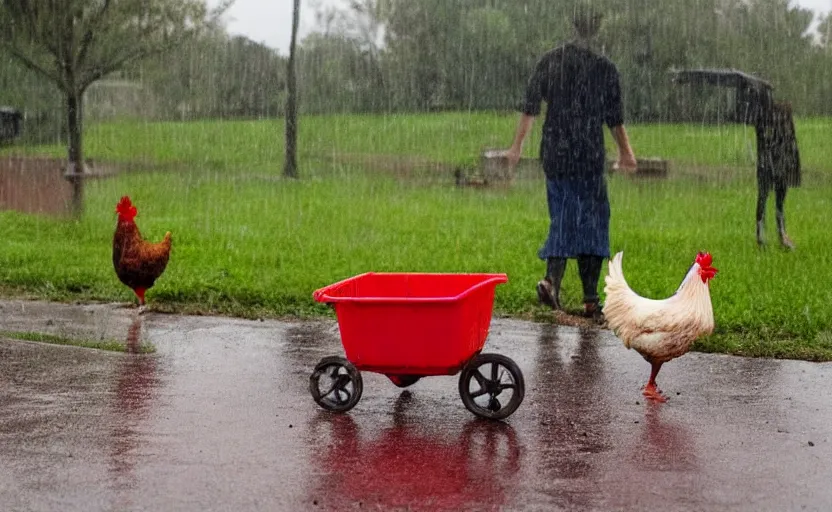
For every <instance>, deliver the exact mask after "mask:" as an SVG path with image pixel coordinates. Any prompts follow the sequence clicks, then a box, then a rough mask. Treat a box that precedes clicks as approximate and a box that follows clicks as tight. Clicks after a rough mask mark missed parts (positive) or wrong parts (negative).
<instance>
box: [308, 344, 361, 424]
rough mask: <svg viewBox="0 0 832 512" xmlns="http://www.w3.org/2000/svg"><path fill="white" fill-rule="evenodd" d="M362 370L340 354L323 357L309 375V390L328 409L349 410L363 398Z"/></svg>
mask: <svg viewBox="0 0 832 512" xmlns="http://www.w3.org/2000/svg"><path fill="white" fill-rule="evenodd" d="M363 391H364V381H363V380H362V379H361V372H359V371H358V369H357V368H356V367H355V366H353V365H352V363H350V362H349V361H347V360H346V359H344V358H343V357H340V356H330V357H325V358H323V359H321V361H320V362H319V363H318V364H317V366H315V371H313V372H312V375H311V376H310V377H309V392H310V393H311V394H312V398H313V399H314V400H315V402H316V403H317V404H318V405H320V406H321V407H323V408H324V409H326V410H328V411H333V412H347V411H349V410H350V409H352V408H353V407H355V404H357V403H358V401H359V400H361V393H362V392H363Z"/></svg>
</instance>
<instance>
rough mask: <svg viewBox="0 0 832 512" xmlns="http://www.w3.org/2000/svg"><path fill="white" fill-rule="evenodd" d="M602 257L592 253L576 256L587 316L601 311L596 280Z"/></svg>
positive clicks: (598, 276) (599, 275)
mask: <svg viewBox="0 0 832 512" xmlns="http://www.w3.org/2000/svg"><path fill="white" fill-rule="evenodd" d="M603 262H604V258H603V257H601V256H594V255H581V256H578V274H579V275H580V276H581V283H582V284H583V288H584V310H585V313H586V315H587V316H593V317H595V316H597V315H599V314H600V313H601V304H600V300H599V297H598V281H599V280H600V278H601V266H602V265H603Z"/></svg>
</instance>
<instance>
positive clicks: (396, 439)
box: [0, 302, 832, 512]
mask: <svg viewBox="0 0 832 512" xmlns="http://www.w3.org/2000/svg"><path fill="white" fill-rule="evenodd" d="M0 322H2V323H0V329H3V330H7V331H39V332H59V333H67V332H72V333H76V334H83V335H84V336H86V337H105V338H106V337H113V336H118V337H119V338H121V339H127V338H128V337H130V338H133V339H134V340H135V339H136V338H141V339H143V340H145V341H148V340H149V341H151V342H152V343H154V344H155V345H156V347H157V349H158V351H157V353H156V354H153V355H137V354H119V353H108V352H101V351H95V350H89V349H78V348H72V347H60V346H50V345H43V344H36V343H26V342H16V341H9V340H2V339H0V510H3V511H9V512H11V511H67V512H69V511H99V510H101V511H133V510H147V511H163V510H177V511H179V510H182V511H189V510H194V511H206V510H212V511H213V510H217V511H225V510H228V511H243V510H336V509H337V510H560V509H562V510H647V509H651V508H661V510H753V511H760V510H829V509H830V508H831V507H832V485H830V482H832V443H830V428H831V427H830V425H832V393H830V392H829V388H830V383H832V365H830V364H812V363H804V362H793V361H773V360H751V359H743V358H736V357H726V356H713V355H704V354H696V353H693V354H688V355H686V356H684V357H683V358H682V359H680V360H677V361H674V362H672V363H670V364H667V365H665V368H664V369H663V370H662V374H661V375H660V376H659V384H660V386H662V388H663V389H664V390H665V392H666V393H667V394H668V395H669V396H670V397H671V400H670V402H669V403H667V404H664V405H661V406H653V405H652V404H646V403H645V402H644V400H642V398H641V395H640V392H639V388H640V386H641V385H642V384H644V382H645V381H646V379H647V377H648V374H649V367H648V365H647V364H646V363H645V362H644V361H643V360H642V359H641V358H640V357H639V356H638V355H637V354H636V353H634V352H632V351H627V350H626V349H624V348H623V346H622V345H621V344H620V342H619V341H618V340H617V339H616V338H614V337H612V336H611V335H610V334H609V333H608V332H605V331H580V330H578V329H577V328H572V327H555V326H550V325H541V324H530V323H525V322H517V321H509V320H499V319H496V320H495V321H494V323H493V324H492V330H491V336H490V338H489V340H488V342H487V344H486V351H487V352H498V353H502V354H504V355H507V356H509V357H511V358H513V359H514V360H515V361H516V362H517V363H518V365H519V366H520V368H521V369H522V371H523V372H524V375H525V380H526V398H525V401H524V402H523V404H522V405H521V407H520V409H518V411H517V412H516V413H515V414H514V415H512V416H511V417H510V418H509V419H508V420H507V421H506V422H488V421H485V420H477V419H475V418H474V416H473V415H472V414H471V413H470V412H468V411H467V410H466V409H465V407H464V406H463V405H462V402H461V400H460V398H459V395H458V392H457V380H456V378H455V377H431V378H427V379H423V380H422V381H420V382H419V383H417V384H415V385H414V386H412V387H411V388H409V393H408V392H402V390H400V389H398V388H396V387H395V386H393V385H392V384H391V383H390V382H389V381H388V380H387V379H386V378H385V377H383V376H380V375H375V374H366V373H365V374H364V395H363V397H362V399H361V401H360V402H359V404H358V405H357V406H356V407H355V409H353V410H352V411H351V412H349V413H347V414H345V415H334V414H330V413H326V412H324V411H322V410H320V409H319V407H318V406H317V405H316V404H315V403H314V402H313V401H312V399H311V397H310V395H309V392H308V390H307V384H308V377H309V374H310V372H311V371H312V368H313V367H314V365H315V363H316V362H317V361H318V360H319V359H320V358H321V357H323V356H326V355H341V354H342V350H341V346H340V341H339V338H338V332H337V325H336V324H335V323H334V321H325V322H316V323H282V322H272V321H266V322H260V321H248V320H233V319H226V318H212V317H178V316H166V315H157V314H152V313H151V314H147V315H145V316H143V317H137V316H135V312H134V311H133V310H129V309H125V308H120V307H118V306H114V305H97V306H66V305H52V304H45V303H31V302H0Z"/></svg>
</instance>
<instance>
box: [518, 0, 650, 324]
mask: <svg viewBox="0 0 832 512" xmlns="http://www.w3.org/2000/svg"><path fill="white" fill-rule="evenodd" d="M601 19H602V15H601V13H600V11H598V10H597V9H595V8H594V7H592V6H591V5H589V4H579V5H578V6H576V8H575V9H574V12H573V17H572V23H573V25H574V28H575V32H576V38H575V39H574V40H572V41H570V42H568V43H566V44H564V45H562V46H560V47H558V48H555V49H553V50H551V51H549V52H548V53H546V54H545V55H543V57H542V58H540V60H539V61H538V62H537V65H536V66H535V69H534V72H533V73H532V75H531V78H530V79H529V81H528V86H527V89H526V95H525V101H524V103H523V107H522V114H521V116H520V120H519V122H518V126H517V131H516V134H515V138H514V143H513V144H512V146H511V147H510V148H509V149H508V150H507V151H506V158H507V159H508V164H509V167H511V168H514V166H516V164H517V162H518V161H519V159H520V154H521V152H522V148H523V142H524V140H525V138H526V135H527V134H528V133H529V131H530V129H531V127H532V125H533V123H534V119H535V117H536V116H538V115H539V114H540V111H541V101H545V102H546V104H547V111H546V119H545V121H544V123H543V137H542V140H541V144H540V159H541V162H542V164H543V170H544V173H545V175H546V198H547V202H548V207H549V218H550V226H549V235H548V237H547V239H546V241H545V243H544V245H543V247H542V248H541V249H540V251H539V253H538V256H539V257H540V258H541V259H542V260H545V261H546V275H545V277H544V279H542V280H541V281H540V282H538V284H537V294H538V298H539V300H540V301H541V302H542V303H544V304H546V305H548V306H550V307H552V308H553V309H560V286H561V281H562V280H563V274H564V271H565V269H566V262H567V260H568V259H577V261H578V273H579V275H580V278H581V282H582V284H583V296H584V315H585V316H587V317H590V318H594V319H595V320H596V321H597V322H598V323H602V322H603V313H602V306H601V304H600V300H599V297H598V280H599V278H600V275H601V266H602V264H603V260H604V258H609V255H610V249H609V218H610V205H609V199H608V197H607V186H606V181H605V177H604V170H605V163H606V154H605V150H604V133H603V124H606V125H607V126H608V127H609V129H610V131H611V133H612V136H613V138H614V139H615V142H616V144H617V146H618V160H617V162H616V164H615V167H616V168H619V169H622V170H625V171H628V172H633V171H635V168H636V159H635V155H634V154H633V150H632V148H631V147H630V143H629V139H628V136H627V131H626V129H625V128H624V114H623V106H622V98H621V86H620V82H619V75H618V70H617V68H616V66H615V65H614V64H613V63H612V62H611V61H610V60H609V59H607V58H606V57H604V56H602V55H600V54H598V53H596V52H595V51H594V50H593V49H592V48H591V44H590V43H591V40H592V39H593V38H594V37H595V36H596V35H597V34H598V30H599V29H600V26H601Z"/></svg>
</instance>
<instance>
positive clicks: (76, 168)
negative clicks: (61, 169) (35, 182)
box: [66, 90, 84, 217]
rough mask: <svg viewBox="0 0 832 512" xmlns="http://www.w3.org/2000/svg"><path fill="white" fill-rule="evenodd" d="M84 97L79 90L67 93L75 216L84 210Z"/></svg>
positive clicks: (69, 174)
mask: <svg viewBox="0 0 832 512" xmlns="http://www.w3.org/2000/svg"><path fill="white" fill-rule="evenodd" d="M83 98H84V93H83V92H78V91H77V90H70V91H68V92H67V93H66V116H67V118H66V127H67V131H68V132H69V133H68V136H69V145H68V150H67V153H68V154H67V157H68V158H67V164H68V165H67V169H66V178H67V179H68V180H69V182H70V183H72V214H73V215H74V216H75V217H80V216H81V214H82V213H83V211H84V177H83V173H84V151H83V146H82V135H83Z"/></svg>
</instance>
